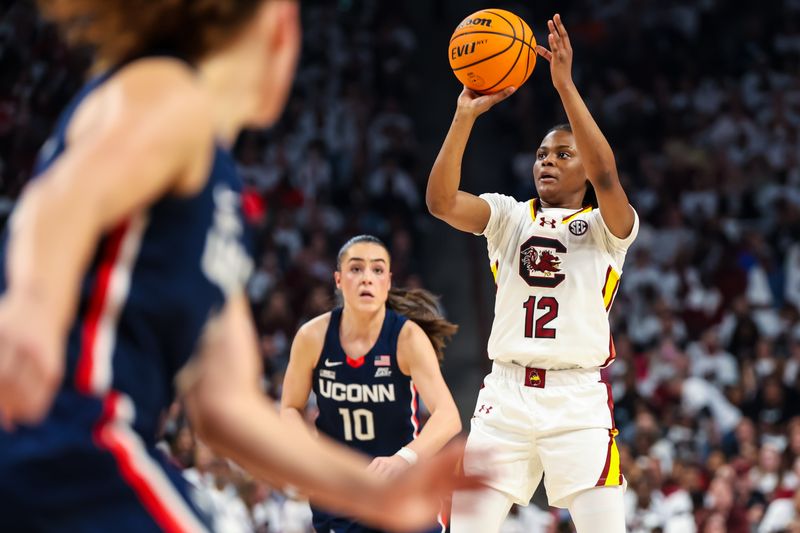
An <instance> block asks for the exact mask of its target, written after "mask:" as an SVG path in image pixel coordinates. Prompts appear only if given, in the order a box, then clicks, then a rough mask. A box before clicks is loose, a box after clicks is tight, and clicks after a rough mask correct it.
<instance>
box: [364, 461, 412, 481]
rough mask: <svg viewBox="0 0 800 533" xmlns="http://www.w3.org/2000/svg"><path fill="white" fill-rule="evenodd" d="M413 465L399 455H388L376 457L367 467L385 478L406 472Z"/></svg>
mask: <svg viewBox="0 0 800 533" xmlns="http://www.w3.org/2000/svg"><path fill="white" fill-rule="evenodd" d="M410 466H411V465H410V464H409V463H408V461H406V460H405V459H403V458H402V457H400V456H399V455H390V456H388V457H384V456H381V457H376V458H375V459H373V460H372V462H371V463H370V464H369V466H368V467H367V470H368V471H370V472H374V473H375V474H377V475H379V476H380V477H382V478H385V479H391V478H393V477H395V476H398V475H400V474H401V473H403V472H405V471H406V470H407V469H408V468H409V467H410Z"/></svg>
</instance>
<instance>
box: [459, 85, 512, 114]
mask: <svg viewBox="0 0 800 533" xmlns="http://www.w3.org/2000/svg"><path fill="white" fill-rule="evenodd" d="M515 90H516V88H515V87H507V88H505V89H503V90H502V91H500V92H497V93H493V94H484V95H481V94H478V93H476V92H475V91H473V90H472V89H468V88H467V87H464V90H463V91H461V94H460V95H458V103H457V110H458V112H463V113H467V114H469V115H470V116H471V117H472V118H477V117H478V116H480V115H482V114H483V113H486V112H487V111H488V110H490V109H491V108H492V107H493V106H494V105H495V104H497V103H499V102H502V101H503V100H505V99H506V98H508V97H509V96H511V95H512V94H514V91H515Z"/></svg>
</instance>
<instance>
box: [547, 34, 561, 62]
mask: <svg viewBox="0 0 800 533" xmlns="http://www.w3.org/2000/svg"><path fill="white" fill-rule="evenodd" d="M547 42H548V44H549V45H550V52H551V53H552V55H554V56H555V55H558V51H559V50H560V47H559V45H558V42H556V36H555V35H553V34H552V33H551V34H549V35H548V36H547ZM551 57H552V56H551Z"/></svg>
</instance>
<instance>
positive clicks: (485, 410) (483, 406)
mask: <svg viewBox="0 0 800 533" xmlns="http://www.w3.org/2000/svg"><path fill="white" fill-rule="evenodd" d="M491 411H492V406H491V405H486V404H481V408H480V409H478V412H479V413H486V414H487V415H488V414H489V413H490V412H491Z"/></svg>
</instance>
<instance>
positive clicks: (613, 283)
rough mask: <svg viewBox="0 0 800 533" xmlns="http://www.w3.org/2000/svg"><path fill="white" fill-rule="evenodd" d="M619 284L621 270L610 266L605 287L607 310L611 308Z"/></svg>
mask: <svg viewBox="0 0 800 533" xmlns="http://www.w3.org/2000/svg"><path fill="white" fill-rule="evenodd" d="M617 286H619V272H617V271H616V270H614V269H613V268H611V267H608V272H607V273H606V284H605V286H604V287H603V306H604V307H605V308H606V311H608V310H609V309H610V308H611V302H612V301H613V300H614V293H615V292H617Z"/></svg>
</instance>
